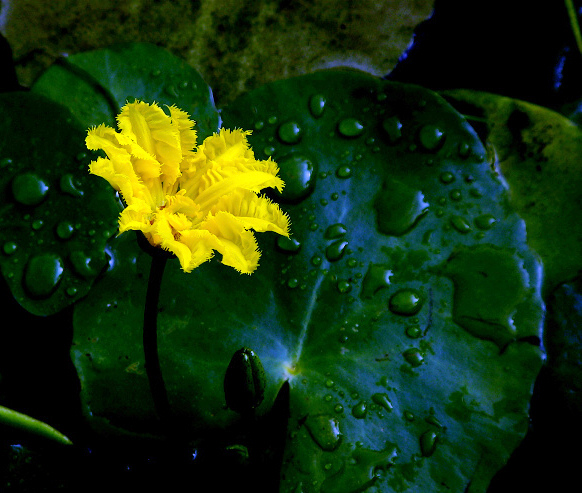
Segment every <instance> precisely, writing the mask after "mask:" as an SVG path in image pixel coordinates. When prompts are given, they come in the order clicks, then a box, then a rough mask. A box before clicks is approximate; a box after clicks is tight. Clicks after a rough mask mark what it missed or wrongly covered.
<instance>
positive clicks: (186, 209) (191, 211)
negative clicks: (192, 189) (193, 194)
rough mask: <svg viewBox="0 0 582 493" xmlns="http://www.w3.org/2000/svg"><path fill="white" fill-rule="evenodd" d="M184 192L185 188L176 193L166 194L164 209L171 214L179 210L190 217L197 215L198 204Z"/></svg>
mask: <svg viewBox="0 0 582 493" xmlns="http://www.w3.org/2000/svg"><path fill="white" fill-rule="evenodd" d="M185 192H186V190H181V191H180V192H178V193H177V194H176V195H167V196H166V205H165V210H167V211H168V212H169V213H171V214H174V213H178V212H179V213H182V214H186V215H187V216H190V217H197V216H198V215H199V211H200V206H199V205H198V204H197V203H196V202H194V201H193V200H192V199H191V198H190V197H186V195H185Z"/></svg>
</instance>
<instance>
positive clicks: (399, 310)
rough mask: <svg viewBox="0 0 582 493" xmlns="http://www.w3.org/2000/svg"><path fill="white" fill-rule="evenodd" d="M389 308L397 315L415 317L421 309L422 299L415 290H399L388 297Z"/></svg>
mask: <svg viewBox="0 0 582 493" xmlns="http://www.w3.org/2000/svg"><path fill="white" fill-rule="evenodd" d="M389 307H390V311H391V312H392V313H396V314H398V315H406V316H412V315H416V314H417V313H418V312H419V311H420V309H421V308H422V297H421V295H420V293H419V292H418V291H417V290H416V289H401V290H400V291H396V293H394V294H393V295H392V296H391V297H390V301H389Z"/></svg>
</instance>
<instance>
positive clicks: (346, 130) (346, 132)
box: [337, 118, 364, 138]
mask: <svg viewBox="0 0 582 493" xmlns="http://www.w3.org/2000/svg"><path fill="white" fill-rule="evenodd" d="M337 129H338V132H339V133H340V134H341V135H343V136H344V137H349V138H353V137H358V136H359V135H362V133H363V132H364V125H363V123H362V122H360V121H359V120H357V119H356V118H344V119H343V120H342V121H340V122H339V124H338V126H337Z"/></svg>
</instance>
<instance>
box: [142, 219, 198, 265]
mask: <svg viewBox="0 0 582 493" xmlns="http://www.w3.org/2000/svg"><path fill="white" fill-rule="evenodd" d="M170 218H171V215H168V214H157V215H156V221H155V222H154V232H153V236H152V238H153V239H154V242H155V243H154V244H155V245H157V246H161V247H162V248H163V249H164V250H168V251H170V252H172V253H173V254H174V255H176V257H178V260H179V261H180V265H181V266H182V268H184V265H188V264H189V263H190V260H191V256H192V254H191V252H190V248H189V247H188V246H187V245H184V244H183V243H181V242H180V241H179V238H180V236H181V235H180V234H179V233H178V232H177V231H175V230H174V229H173V228H172V225H171V224H170V221H169V219H170Z"/></svg>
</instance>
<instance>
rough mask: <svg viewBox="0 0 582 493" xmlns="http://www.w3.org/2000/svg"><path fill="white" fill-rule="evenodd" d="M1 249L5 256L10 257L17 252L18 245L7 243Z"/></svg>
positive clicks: (11, 242)
mask: <svg viewBox="0 0 582 493" xmlns="http://www.w3.org/2000/svg"><path fill="white" fill-rule="evenodd" d="M2 249H3V250H4V253H5V254H6V255H12V254H13V253H14V252H16V250H18V245H17V244H16V243H15V242H14V241H7V242H6V243H4V246H3V247H2Z"/></svg>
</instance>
